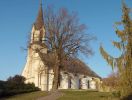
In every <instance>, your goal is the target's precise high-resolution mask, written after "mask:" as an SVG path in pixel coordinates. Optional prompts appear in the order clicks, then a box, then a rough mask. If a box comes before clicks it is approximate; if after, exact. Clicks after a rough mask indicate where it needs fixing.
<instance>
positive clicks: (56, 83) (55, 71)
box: [52, 66, 60, 91]
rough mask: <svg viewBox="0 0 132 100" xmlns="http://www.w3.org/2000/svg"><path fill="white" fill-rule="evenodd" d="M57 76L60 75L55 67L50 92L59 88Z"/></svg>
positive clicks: (57, 67)
mask: <svg viewBox="0 0 132 100" xmlns="http://www.w3.org/2000/svg"><path fill="white" fill-rule="evenodd" d="M59 75H60V71H59V66H55V67H54V79H53V86H52V91H55V90H57V89H58V86H59Z"/></svg>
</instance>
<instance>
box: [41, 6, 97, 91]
mask: <svg viewBox="0 0 132 100" xmlns="http://www.w3.org/2000/svg"><path fill="white" fill-rule="evenodd" d="M44 24H45V31H46V37H45V44H46V45H47V47H48V50H49V51H48V52H49V54H47V56H50V57H48V58H49V59H44V60H45V61H47V62H48V64H50V66H52V67H53V71H54V79H53V87H52V89H53V90H56V89H58V86H59V83H60V82H59V80H60V79H59V78H60V77H59V76H60V70H63V67H64V64H65V63H64V62H65V61H66V60H67V61H68V60H69V58H73V57H77V55H78V54H80V53H82V54H85V55H86V56H89V55H91V54H92V53H93V52H92V50H91V48H90V46H89V42H90V41H91V40H93V39H95V37H92V36H90V35H89V34H87V33H85V31H86V29H87V28H86V26H85V25H84V24H80V23H79V19H78V17H77V14H76V13H73V12H72V13H69V12H68V11H67V10H66V9H64V8H61V9H60V10H59V11H58V12H56V11H54V10H53V9H52V8H51V7H48V9H46V10H45V11H44ZM40 55H43V58H45V57H46V55H44V54H42V53H41V54H40ZM44 56H45V57H44ZM51 60H52V61H51Z"/></svg>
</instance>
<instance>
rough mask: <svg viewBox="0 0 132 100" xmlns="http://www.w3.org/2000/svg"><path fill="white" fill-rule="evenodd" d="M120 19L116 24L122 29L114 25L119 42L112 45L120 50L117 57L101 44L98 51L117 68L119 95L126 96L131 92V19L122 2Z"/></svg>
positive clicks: (127, 9) (128, 10) (128, 9)
mask: <svg viewBox="0 0 132 100" xmlns="http://www.w3.org/2000/svg"><path fill="white" fill-rule="evenodd" d="M122 12H123V15H122V20H121V22H118V23H116V25H122V26H123V29H122V30H119V29H118V28H117V26H116V34H117V36H118V37H119V38H120V42H115V41H113V45H114V46H115V47H117V48H118V49H119V50H120V51H121V55H120V57H118V58H114V57H112V56H111V55H109V54H108V53H107V52H106V51H105V50H104V49H103V47H102V46H101V47H100V52H101V54H102V56H103V57H104V59H105V60H106V61H107V62H108V64H110V65H111V66H112V69H114V68H117V69H118V73H119V77H120V79H119V81H118V83H119V87H118V89H119V91H120V93H121V96H122V97H123V96H127V95H129V94H131V93H132V20H131V18H130V15H129V14H130V8H128V7H127V6H126V4H125V3H124V2H123V8H122Z"/></svg>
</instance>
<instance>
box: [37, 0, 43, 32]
mask: <svg viewBox="0 0 132 100" xmlns="http://www.w3.org/2000/svg"><path fill="white" fill-rule="evenodd" d="M43 25H44V20H43V9H42V1H41V3H40V8H39V12H38V16H37V19H36V22H35V29H37V30H40V29H41V28H42V27H43Z"/></svg>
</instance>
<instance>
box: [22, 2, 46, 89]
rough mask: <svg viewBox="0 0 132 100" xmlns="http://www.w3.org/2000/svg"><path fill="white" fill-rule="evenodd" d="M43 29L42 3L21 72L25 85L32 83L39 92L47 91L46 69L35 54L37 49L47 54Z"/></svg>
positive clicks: (39, 56)
mask: <svg viewBox="0 0 132 100" xmlns="http://www.w3.org/2000/svg"><path fill="white" fill-rule="evenodd" d="M44 40H45V28H44V19H43V9H42V2H41V3H40V7H39V11H38V15H37V18H36V20H35V22H34V24H33V27H32V30H31V38H30V43H29V47H28V54H27V61H26V64H25V67H24V70H23V72H22V76H24V77H25V78H26V81H25V82H26V83H34V84H35V86H36V87H39V88H40V89H41V90H47V81H48V79H47V69H48V68H47V67H46V66H45V64H44V61H42V59H41V55H40V54H39V53H38V52H36V50H37V49H39V50H40V52H41V53H45V54H47V47H46V45H45V43H44Z"/></svg>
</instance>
